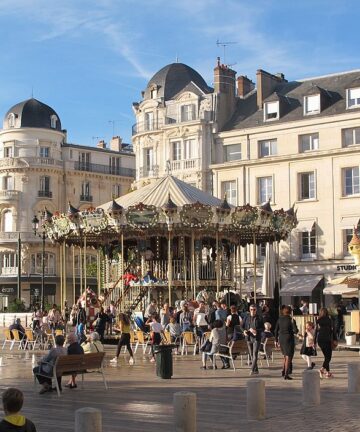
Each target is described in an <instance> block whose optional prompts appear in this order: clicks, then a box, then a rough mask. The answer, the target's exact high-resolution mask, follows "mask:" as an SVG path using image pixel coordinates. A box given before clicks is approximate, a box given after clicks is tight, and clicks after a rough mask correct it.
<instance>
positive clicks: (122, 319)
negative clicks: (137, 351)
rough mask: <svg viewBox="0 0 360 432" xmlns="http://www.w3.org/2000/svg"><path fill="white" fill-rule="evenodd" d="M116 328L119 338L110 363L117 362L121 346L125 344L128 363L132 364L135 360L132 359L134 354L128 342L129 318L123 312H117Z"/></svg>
mask: <svg viewBox="0 0 360 432" xmlns="http://www.w3.org/2000/svg"><path fill="white" fill-rule="evenodd" d="M117 329H118V330H120V332H121V337H120V339H119V343H118V346H117V349H116V355H115V357H114V358H113V359H112V360H110V363H114V364H117V362H118V358H119V355H120V351H121V348H122V347H123V346H126V348H127V350H128V352H129V354H130V360H129V364H130V365H133V364H134V363H135V360H134V354H133V350H132V348H131V343H130V330H131V328H130V319H129V317H128V316H127V315H126V314H124V313H120V314H119V326H118V327H117Z"/></svg>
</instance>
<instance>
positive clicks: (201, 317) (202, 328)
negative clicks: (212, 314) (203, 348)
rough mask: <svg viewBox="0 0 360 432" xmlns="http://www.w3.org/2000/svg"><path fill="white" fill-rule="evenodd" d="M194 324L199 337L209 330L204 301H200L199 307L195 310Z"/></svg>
mask: <svg viewBox="0 0 360 432" xmlns="http://www.w3.org/2000/svg"><path fill="white" fill-rule="evenodd" d="M193 325H194V326H195V328H196V334H197V336H198V337H199V338H201V337H202V336H203V334H204V333H205V332H207V331H208V330H209V325H208V323H207V321H206V313H205V303H204V302H200V304H199V307H198V308H197V309H196V310H195V311H194V317H193Z"/></svg>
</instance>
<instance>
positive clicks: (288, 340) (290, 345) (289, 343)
mask: <svg viewBox="0 0 360 432" xmlns="http://www.w3.org/2000/svg"><path fill="white" fill-rule="evenodd" d="M297 333H298V329H297V326H296V322H295V321H294V320H293V319H292V317H291V307H290V306H283V307H282V310H281V315H280V316H279V319H278V322H277V323H276V327H275V341H276V343H277V345H280V349H281V352H282V355H283V356H284V365H283V370H282V376H283V377H284V379H285V380H292V378H291V376H290V375H291V373H292V359H293V357H294V352H295V334H297Z"/></svg>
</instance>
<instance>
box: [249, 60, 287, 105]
mask: <svg viewBox="0 0 360 432" xmlns="http://www.w3.org/2000/svg"><path fill="white" fill-rule="evenodd" d="M283 82H287V80H286V79H285V76H284V74H282V73H278V74H276V75H272V74H271V73H269V72H266V71H264V70H262V69H258V70H257V72H256V87H257V106H258V108H259V109H262V107H263V103H264V100H265V99H266V98H267V97H268V96H270V95H271V93H272V92H273V91H274V90H275V88H276V86H277V85H278V84H280V83H283Z"/></svg>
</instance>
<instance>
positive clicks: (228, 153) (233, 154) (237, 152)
mask: <svg viewBox="0 0 360 432" xmlns="http://www.w3.org/2000/svg"><path fill="white" fill-rule="evenodd" d="M240 159H241V144H232V145H227V146H224V162H230V161H233V160H240Z"/></svg>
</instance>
